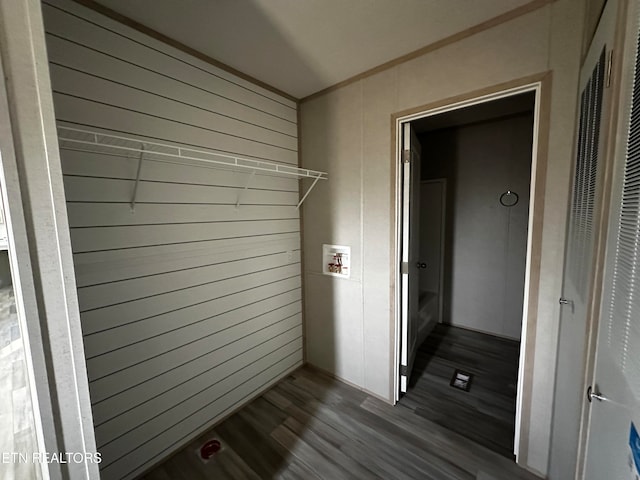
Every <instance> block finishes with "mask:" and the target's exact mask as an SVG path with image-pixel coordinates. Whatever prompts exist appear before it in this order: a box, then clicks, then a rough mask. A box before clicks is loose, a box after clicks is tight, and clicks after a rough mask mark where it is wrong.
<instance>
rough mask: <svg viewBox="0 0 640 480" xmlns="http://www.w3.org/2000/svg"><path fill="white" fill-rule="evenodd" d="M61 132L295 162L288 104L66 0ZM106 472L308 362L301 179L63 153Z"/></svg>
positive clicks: (293, 115)
mask: <svg viewBox="0 0 640 480" xmlns="http://www.w3.org/2000/svg"><path fill="white" fill-rule="evenodd" d="M43 14H44V18H45V30H46V33H47V46H48V52H49V60H50V72H51V77H52V78H51V80H52V86H53V92H54V103H55V108H56V117H57V121H58V123H59V125H61V126H65V127H71V128H80V129H85V130H92V131H98V132H103V133H107V134H108V133H112V134H116V135H121V136H129V137H132V138H136V139H139V140H142V141H144V140H149V141H155V142H159V143H167V144H172V145H178V146H185V147H195V148H204V149H209V150H213V151H216V152H219V153H222V154H230V155H235V156H241V157H248V158H256V159H263V160H268V161H271V162H276V163H280V164H284V165H297V164H298V152H297V148H298V140H297V133H298V132H297V123H296V122H297V110H296V109H297V106H296V104H295V103H294V102H292V101H291V100H289V99H286V98H283V97H280V96H279V95H277V94H275V93H273V92H270V91H267V90H265V89H263V88H261V87H259V86H256V85H253V84H251V83H250V82H248V81H247V80H244V79H240V78H237V77H235V76H234V75H232V74H230V73H229V72H226V71H223V70H221V69H219V68H217V67H215V66H212V65H209V64H207V63H205V62H202V61H201V60H198V59H196V58H192V57H190V56H189V55H186V54H184V53H183V52H180V51H178V50H176V49H175V48H173V47H170V46H167V45H164V44H162V43H161V42H159V41H157V40H154V39H152V38H149V37H147V36H145V35H144V34H142V33H140V32H137V31H134V30H132V29H130V28H128V27H126V26H124V25H121V24H119V23H117V22H115V21H113V20H110V19H107V18H105V17H103V16H101V15H100V14H98V13H96V12H94V11H91V10H89V9H86V8H85V7H83V6H81V5H79V4H77V3H75V2H72V1H68V0H45V1H44V2H43ZM61 157H62V167H63V173H64V182H65V193H66V198H67V211H68V216H69V225H70V229H71V232H70V233H71V240H72V245H73V251H74V262H75V270H76V283H77V287H78V300H79V305H80V311H81V317H82V326H83V335H84V346H85V355H86V359H87V371H88V375H89V386H90V391H91V401H92V404H93V415H94V425H95V429H96V439H97V443H98V448H99V451H100V452H101V453H102V456H103V463H102V464H101V466H100V467H101V475H102V477H103V478H105V479H124V478H126V479H129V478H134V477H136V476H137V475H139V474H140V473H142V472H144V471H145V469H146V468H148V467H149V466H151V465H152V464H154V463H157V462H158V461H159V460H161V459H162V458H163V457H165V456H167V455H169V454H170V453H172V451H173V450H175V449H176V448H177V447H179V446H181V445H182V444H184V443H185V442H186V441H188V440H190V439H192V438H193V437H194V436H196V435H198V434H199V433H201V432H202V431H204V430H206V429H207V428H209V427H210V426H211V425H212V424H214V423H215V422H216V421H217V420H218V419H220V418H221V417H223V416H224V415H226V414H228V413H229V412H230V411H231V410H233V409H235V408H237V407H238V406H240V405H242V403H243V402H245V401H247V400H248V399H249V398H251V397H252V396H255V395H256V394H257V393H259V392H260V391H262V390H264V389H266V388H267V387H268V386H270V385H272V384H273V383H274V382H275V381H277V380H278V379H280V378H282V376H283V375H285V374H287V373H288V372H290V371H291V370H292V369H294V368H296V367H298V366H299V365H301V363H302V318H301V316H302V299H301V272H300V262H301V252H300V219H299V212H298V210H297V208H296V205H297V203H298V200H299V188H298V180H297V179H295V178H287V177H279V176H273V175H255V176H254V175H251V172H247V171H239V170H233V169H230V168H227V169H220V168H211V167H210V166H209V167H205V166H196V165H188V164H184V163H183V164H175V163H171V162H166V163H160V162H154V161H151V159H152V158H153V157H152V156H151V157H150V156H149V154H147V157H146V158H145V157H143V161H142V168H141V171H140V182H139V184H138V187H137V195H136V203H135V208H132V206H131V201H132V197H133V192H134V188H135V183H136V182H135V180H136V175H137V169H138V159H139V156H138V155H136V154H134V153H132V154H130V155H129V156H127V155H126V154H120V155H118V154H114V153H113V152H107V151H105V152H104V153H99V152H95V151H93V152H89V151H83V148H82V147H77V146H76V147H73V146H71V145H69V144H64V143H63V144H62V146H61Z"/></svg>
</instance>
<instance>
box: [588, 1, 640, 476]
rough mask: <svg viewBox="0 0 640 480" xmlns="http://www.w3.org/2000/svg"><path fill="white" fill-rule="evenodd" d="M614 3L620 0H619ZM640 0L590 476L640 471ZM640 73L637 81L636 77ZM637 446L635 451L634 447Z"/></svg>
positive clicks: (627, 70)
mask: <svg viewBox="0 0 640 480" xmlns="http://www.w3.org/2000/svg"><path fill="white" fill-rule="evenodd" d="M609 3H613V2H612V1H611V0H610V1H609ZM638 4H639V2H638V1H637V0H633V1H631V2H629V5H630V11H629V12H627V14H626V15H625V16H624V18H626V19H627V20H626V21H627V27H626V32H627V34H626V35H627V36H626V41H625V43H624V47H623V69H622V73H623V75H622V78H621V90H620V92H621V93H620V101H619V105H620V111H619V115H618V130H617V135H616V146H615V153H614V166H613V187H612V198H611V210H610V212H609V228H608V233H607V245H606V254H605V255H606V257H605V272H604V284H603V294H602V302H601V309H600V320H599V326H598V337H597V345H596V361H595V369H594V378H593V379H592V382H591V386H590V388H591V390H590V391H589V393H591V394H592V395H590V400H591V403H590V404H589V420H588V427H587V432H588V433H587V450H586V458H585V463H584V477H583V478H584V479H587V480H601V479H624V480H627V479H636V478H638V477H637V476H636V475H640V463H639V462H640V457H638V456H637V454H638V452H639V450H638V448H640V439H639V438H638V437H637V433H636V432H634V427H632V425H635V428H638V427H639V426H640V242H639V239H640V66H639V65H638V59H637V51H638V21H639V6H638ZM634 78H635V80H634ZM632 445H633V447H634V453H635V454H636V455H635V458H634V455H633V454H632V449H631V446H632Z"/></svg>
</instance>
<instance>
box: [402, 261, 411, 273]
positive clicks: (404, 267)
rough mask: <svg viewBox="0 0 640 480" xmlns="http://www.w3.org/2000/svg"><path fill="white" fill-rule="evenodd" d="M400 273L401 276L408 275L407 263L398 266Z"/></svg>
mask: <svg viewBox="0 0 640 480" xmlns="http://www.w3.org/2000/svg"><path fill="white" fill-rule="evenodd" d="M400 273H401V274H402V275H408V274H409V262H402V263H401V264H400Z"/></svg>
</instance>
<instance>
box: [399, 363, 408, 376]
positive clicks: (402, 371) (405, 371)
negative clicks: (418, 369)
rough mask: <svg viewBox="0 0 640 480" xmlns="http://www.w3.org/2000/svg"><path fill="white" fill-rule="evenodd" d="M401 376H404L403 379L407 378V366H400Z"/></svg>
mask: <svg viewBox="0 0 640 480" xmlns="http://www.w3.org/2000/svg"><path fill="white" fill-rule="evenodd" d="M400 375H402V376H403V377H406V376H407V366H406V365H400Z"/></svg>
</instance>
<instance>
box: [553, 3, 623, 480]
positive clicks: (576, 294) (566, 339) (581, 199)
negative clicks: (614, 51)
mask: <svg viewBox="0 0 640 480" xmlns="http://www.w3.org/2000/svg"><path fill="white" fill-rule="evenodd" d="M615 3H616V2H615V1H610V2H608V4H607V7H606V10H605V11H604V12H603V15H602V17H601V21H600V24H599V27H598V30H597V32H596V35H595V38H594V40H593V41H592V44H591V46H590V49H589V51H588V53H587V56H586V60H585V62H584V64H583V67H582V70H581V74H580V89H579V92H580V95H579V97H578V98H579V102H580V108H579V112H578V115H579V118H578V135H577V145H576V149H575V161H574V172H573V173H574V175H573V186H572V192H571V204H570V210H569V218H568V229H567V243H566V254H565V265H564V277H563V288H562V295H561V298H560V304H561V311H560V332H559V335H560V340H559V343H558V345H559V349H558V357H557V362H558V363H557V374H556V382H555V389H554V413H553V425H552V437H551V442H552V443H551V453H550V462H549V478H552V479H563V480H564V479H573V478H575V474H576V464H577V456H578V447H579V441H580V440H579V439H580V424H581V418H582V417H581V413H582V405H583V400H584V378H585V362H584V360H585V355H586V353H585V352H586V347H587V338H588V332H589V324H590V321H589V320H590V318H591V316H592V313H591V310H590V304H591V298H592V295H591V293H592V288H593V285H592V284H593V281H592V279H593V276H594V269H595V252H596V237H597V232H596V231H595V228H594V227H595V225H598V223H599V218H600V210H601V197H602V184H603V178H604V176H603V172H604V170H605V169H604V168H603V164H604V159H605V158H604V152H605V145H606V128H605V126H606V125H608V122H607V121H606V118H607V112H608V111H609V108H608V105H609V103H610V99H609V97H610V91H611V89H610V88H607V78H606V77H607V65H608V58H609V51H610V49H611V45H612V43H613V41H612V40H613V37H614V34H615V24H616V8H615V6H616V5H615ZM602 478H605V477H602Z"/></svg>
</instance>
